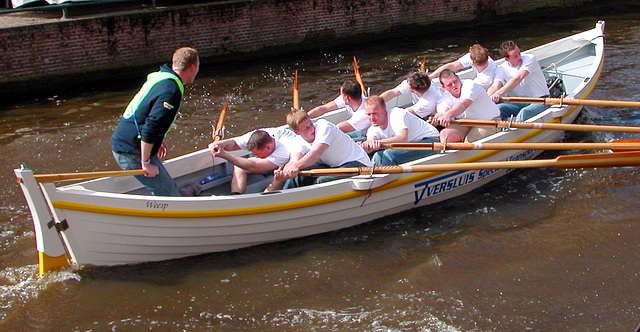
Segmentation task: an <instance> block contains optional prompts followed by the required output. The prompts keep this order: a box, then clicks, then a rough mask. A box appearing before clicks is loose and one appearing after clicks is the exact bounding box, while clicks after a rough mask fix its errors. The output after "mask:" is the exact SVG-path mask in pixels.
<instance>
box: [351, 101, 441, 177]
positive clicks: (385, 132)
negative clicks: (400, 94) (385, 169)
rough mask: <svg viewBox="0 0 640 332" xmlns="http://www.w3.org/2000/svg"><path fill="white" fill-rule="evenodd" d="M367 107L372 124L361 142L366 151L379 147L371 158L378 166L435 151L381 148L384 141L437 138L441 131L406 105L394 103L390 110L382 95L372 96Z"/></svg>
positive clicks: (366, 103)
mask: <svg viewBox="0 0 640 332" xmlns="http://www.w3.org/2000/svg"><path fill="white" fill-rule="evenodd" d="M364 109H365V113H366V114H367V117H368V118H369V122H371V127H369V129H368V130H367V140H366V141H362V142H358V144H360V146H362V147H363V148H364V149H365V151H366V152H367V153H371V152H374V151H377V152H375V154H374V155H373V158H372V159H373V163H374V164H375V165H376V166H385V165H399V164H403V163H406V162H408V161H411V160H415V159H418V158H422V157H426V156H428V155H430V154H432V153H433V151H428V150H422V151H420V150H391V149H384V150H380V148H381V147H382V144H388V143H408V142H410V143H415V142H423V143H427V142H437V141H438V135H439V133H438V130H437V129H436V128H435V127H434V126H432V125H431V124H429V123H427V122H426V121H423V120H422V119H420V118H418V117H417V116H415V115H413V114H411V113H409V112H408V111H407V110H406V109H403V108H400V107H395V108H392V109H390V110H387V108H386V106H385V103H384V100H383V99H382V97H379V96H371V97H369V99H367V101H366V102H365V106H364Z"/></svg>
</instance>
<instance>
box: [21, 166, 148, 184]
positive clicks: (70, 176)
mask: <svg viewBox="0 0 640 332" xmlns="http://www.w3.org/2000/svg"><path fill="white" fill-rule="evenodd" d="M145 174H146V172H145V171H144V170H141V169H133V170H125V171H98V172H79V173H56V174H36V175H34V176H33V177H34V178H35V179H36V181H37V182H39V183H46V182H58V181H70V180H84V179H95V178H104V177H109V176H111V177H113V176H133V175H145Z"/></svg>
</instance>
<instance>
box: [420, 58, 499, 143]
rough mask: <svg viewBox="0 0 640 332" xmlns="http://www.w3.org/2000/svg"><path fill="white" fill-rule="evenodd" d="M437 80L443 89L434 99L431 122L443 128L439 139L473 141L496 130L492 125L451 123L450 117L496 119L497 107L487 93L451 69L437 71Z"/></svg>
mask: <svg viewBox="0 0 640 332" xmlns="http://www.w3.org/2000/svg"><path fill="white" fill-rule="evenodd" d="M440 83H441V84H442V87H443V88H444V89H445V90H446V91H445V92H444V94H443V95H442V98H440V100H439V101H438V106H437V109H438V112H437V113H436V114H435V115H434V116H433V119H432V120H431V123H434V124H438V125H440V126H443V127H445V128H444V129H442V130H441V131H440V142H462V141H463V140H464V139H465V138H466V140H467V141H470V142H473V141H476V140H478V139H480V138H482V137H485V136H488V135H491V134H493V133H496V132H498V128H495V127H469V126H461V125H457V124H451V119H454V118H456V119H472V120H500V110H499V109H498V107H497V106H496V104H495V103H494V102H493V101H492V100H491V98H490V97H489V95H488V94H487V92H486V91H485V90H484V89H483V88H482V86H480V85H479V84H477V83H476V82H475V81H472V80H464V81H462V80H460V77H458V75H456V73H454V72H453V71H452V70H449V69H445V70H443V71H442V72H441V73H440Z"/></svg>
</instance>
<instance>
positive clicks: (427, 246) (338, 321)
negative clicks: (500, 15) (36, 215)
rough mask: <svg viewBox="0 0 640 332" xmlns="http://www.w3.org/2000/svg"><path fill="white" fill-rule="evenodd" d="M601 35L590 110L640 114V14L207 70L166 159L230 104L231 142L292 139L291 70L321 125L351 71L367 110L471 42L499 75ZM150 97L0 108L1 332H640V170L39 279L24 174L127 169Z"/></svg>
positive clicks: (128, 86)
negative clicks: (127, 124) (123, 153)
mask: <svg viewBox="0 0 640 332" xmlns="http://www.w3.org/2000/svg"><path fill="white" fill-rule="evenodd" d="M632 9H633V7H632ZM600 19H603V20H606V21H607V34H606V36H607V38H606V40H607V47H606V60H605V64H604V71H603V73H602V76H601V78H600V81H599V83H598V85H597V87H596V89H595V90H594V91H593V93H592V95H591V96H590V97H591V98H593V99H614V100H640V89H639V88H638V87H639V86H640V75H639V74H638V72H637V70H636V68H637V67H638V64H639V63H640V50H639V48H638V42H639V41H640V11H639V10H638V8H637V7H635V10H626V11H620V13H618V14H604V15H603V16H598V17H596V16H588V17H585V16H582V17H572V18H569V19H567V18H562V19H560V20H558V18H545V19H543V20H542V22H541V21H540V20H525V21H522V20H520V21H518V22H511V23H501V24H494V25H487V26H483V27H481V28H476V29H464V30H457V31H452V32H451V33H449V34H447V35H445V36H442V35H438V36H436V35H432V34H429V33H425V34H424V35H422V36H414V37H411V38H402V39H395V40H387V41H379V42H374V43H370V44H366V45H359V46H357V47H353V48H342V49H327V50H323V51H317V52H310V53H302V54H292V55H288V56H282V57H279V58H266V59H260V60H256V61H247V62H243V63H233V64H225V65H214V64H208V63H202V69H201V73H200V75H199V77H198V79H197V80H196V82H195V84H194V85H193V86H191V87H189V88H188V89H187V94H186V98H185V102H184V106H183V108H182V113H181V115H180V117H179V118H178V120H177V121H176V127H175V129H173V130H172V132H171V134H170V138H169V142H170V144H171V145H172V149H171V151H170V156H174V157H175V156H178V155H181V154H184V153H187V152H191V151H193V150H196V149H201V148H204V147H205V146H206V145H207V143H208V142H209V141H210V139H211V124H212V121H215V119H216V118H217V115H218V112H219V110H220V107H221V105H222V103H223V102H224V99H225V95H227V94H228V95H230V96H231V105H230V113H229V115H228V117H227V120H226V123H227V125H226V129H227V133H228V134H229V135H237V134H241V133H244V132H246V131H248V130H250V129H252V128H255V127H263V126H271V125H279V124H282V123H283V122H284V115H285V114H286V112H287V110H288V108H289V107H290V101H291V95H290V93H291V92H290V91H291V84H292V78H293V74H294V71H295V70H298V71H299V75H300V100H301V103H302V106H303V107H304V108H306V109H310V108H311V107H313V106H315V105H318V104H321V103H324V102H326V101H329V100H331V99H332V98H334V97H335V96H336V95H337V90H338V85H339V84H340V82H341V81H343V80H345V79H350V78H352V70H351V61H352V57H353V56H356V57H357V58H358V59H359V61H360V69H361V71H362V76H363V79H364V81H365V83H366V84H367V86H369V87H371V92H372V93H380V92H381V91H383V90H386V89H388V88H391V87H393V86H395V84H396V83H398V82H399V81H400V80H401V79H402V77H403V76H404V75H405V74H406V73H407V72H409V71H411V70H414V69H415V68H417V66H418V64H419V62H420V61H421V60H422V59H423V57H424V58H425V59H426V61H427V66H428V67H429V68H430V69H433V68H435V67H436V66H438V65H439V64H442V63H444V62H447V61H451V60H453V59H456V58H457V57H459V56H460V55H462V54H463V53H464V52H465V51H466V48H467V47H468V46H469V45H470V44H472V43H474V42H476V41H478V42H480V43H482V44H483V45H485V46H486V47H488V48H489V49H490V51H491V52H492V53H493V54H494V57H497V48H498V47H499V44H500V43H501V42H502V41H503V40H506V39H515V40H517V41H518V42H519V43H520V44H521V46H522V47H523V48H530V47H534V46H537V45H540V44H543V43H546V42H549V41H552V40H555V39H558V38H561V37H564V36H566V35H569V34H573V33H576V32H578V31H583V30H587V29H590V28H592V27H593V26H594V25H595V23H596V21H597V20H600ZM142 79H143V78H142V77H141V78H140V80H142ZM140 83H141V81H137V82H126V83H123V84H119V85H108V86H107V85H105V86H104V87H102V88H100V89H99V90H91V91H60V92H59V93H58V94H57V95H49V96H39V97H37V98H36V97H34V99H33V100H31V101H28V102H24V103H20V104H11V105H4V106H2V109H1V110H0V148H1V150H2V154H1V162H0V197H1V202H0V244H1V246H0V252H1V254H0V330H2V331H17V330H44V331H59V330H62V331H70V330H78V331H88V330H91V331H106V330H109V331H130V330H142V329H149V330H157V331H169V330H171V331H178V330H185V331H196V330H210V331H237V330H260V331H526V330H531V331H558V330H562V331H632V330H634V329H635V327H636V326H638V324H639V323H640V300H639V298H640V297H639V296H638V290H639V289H640V276H639V272H640V264H639V263H638V262H640V223H639V222H638V220H639V219H640V210H639V209H638V196H639V194H640V179H639V175H640V172H639V171H638V169H637V168H614V169H578V170H556V169H546V168H545V169H531V170H519V171H515V172H513V173H511V174H510V175H509V176H508V177H505V178H503V179H500V180H498V181H495V182H493V183H491V184H489V185H487V186H486V187H483V188H480V189H479V190H476V191H474V192H472V193H469V194H467V195H465V196H462V197H459V198H456V199H453V200H450V201H446V202H443V203H441V204H437V205H433V206H428V207H424V208H420V209H414V210H410V211H406V212H403V213H400V214H397V215H394V216H391V217H387V218H383V219H380V220H376V221H373V222H369V223H366V224H364V225H361V226H357V227H353V228H349V229H345V230H342V231H337V232H332V233H328V234H321V235H317V236H312V237H307V238H303V239H296V240H291V241H286V242H281V243H274V244H269V245H263V246H259V247H254V248H248V249H243V250H237V251H232V252H227V253H217V254H210V255H204V256H199V257H193V258H186V259H179V260H173V261H167V262H159V263H150V264H139V265H134V266H121V267H109V268H104V267H98V268H88V267H85V268H80V269H68V270H63V271H59V272H53V273H49V274H47V275H46V276H45V277H44V278H41V279H39V278H37V277H36V275H37V258H36V251H35V249H34V233H33V228H32V225H31V217H30V215H29V211H28V209H27V207H26V203H25V200H24V198H23V197H22V194H21V193H20V191H19V187H18V185H17V184H16V182H15V179H14V176H13V172H12V170H13V168H16V167H18V166H19V165H20V164H21V163H24V164H25V165H26V166H27V167H29V168H31V169H33V170H34V171H35V172H36V173H56V172H74V171H95V170H114V169H117V166H116V164H115V162H114V161H113V160H112V157H111V153H110V144H109V136H110V134H111V132H112V131H113V128H114V127H115V125H116V123H117V121H118V117H119V116H120V114H121V113H122V111H123V109H124V107H125V106H126V104H127V102H128V101H129V99H130V98H131V97H132V96H133V95H134V94H135V92H136V90H137V88H138V86H139V84H140ZM577 121H578V122H580V123H590V124H606V125H635V126H640V113H639V112H638V110H637V109H631V108H602V107H589V108H588V109H585V110H584V111H583V113H582V115H581V116H580V117H579V118H578V120H577ZM615 138H638V137H637V135H635V136H634V135H632V134H611V133H567V134H566V136H565V141H568V142H581V141H585V142H589V141H594V142H601V141H608V140H611V139H615ZM557 154H558V153H545V154H544V155H543V157H554V156H555V155H557Z"/></svg>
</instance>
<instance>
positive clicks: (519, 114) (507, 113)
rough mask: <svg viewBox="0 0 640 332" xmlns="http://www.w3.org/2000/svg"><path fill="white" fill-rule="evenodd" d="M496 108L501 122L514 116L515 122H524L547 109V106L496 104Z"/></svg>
mask: <svg viewBox="0 0 640 332" xmlns="http://www.w3.org/2000/svg"><path fill="white" fill-rule="evenodd" d="M497 106H498V109H500V118H502V120H509V118H510V117H511V116H512V115H513V116H515V121H524V120H526V119H528V118H530V117H532V116H534V115H536V114H539V113H540V112H542V111H544V110H546V109H547V108H549V105H545V104H520V103H498V104H497Z"/></svg>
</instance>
